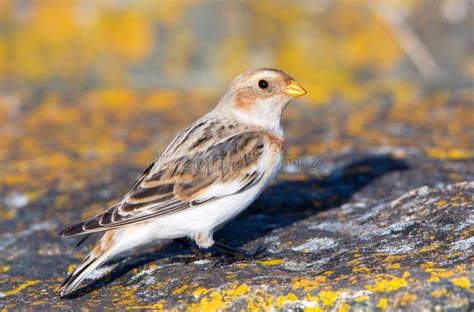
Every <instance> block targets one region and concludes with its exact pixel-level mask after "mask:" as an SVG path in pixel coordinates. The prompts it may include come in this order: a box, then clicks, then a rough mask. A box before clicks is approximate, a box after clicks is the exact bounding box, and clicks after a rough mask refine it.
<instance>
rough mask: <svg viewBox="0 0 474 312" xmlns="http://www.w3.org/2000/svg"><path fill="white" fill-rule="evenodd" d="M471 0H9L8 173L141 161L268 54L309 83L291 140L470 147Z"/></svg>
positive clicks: (301, 147)
mask: <svg viewBox="0 0 474 312" xmlns="http://www.w3.org/2000/svg"><path fill="white" fill-rule="evenodd" d="M473 3H474V2H473V1H471V0H438V1H434V0H386V1H370V0H367V1H362V0H360V1H357V0H334V1H329V0H299V1H289V0H288V1H285V0H275V1H265V0H261V1H217V0H216V1H197V0H177V1H171V0H161V1H153V0H141V1H131V0H114V1H112V0H94V1H92V0H90V1H88V0H82V1H81V0H76V1H73V0H45V1H29V0H28V1H27V0H24V1H23V0H16V1H15V0H0V152H1V154H0V162H1V168H0V178H1V183H0V184H1V185H2V188H3V191H4V193H5V194H10V193H11V192H12V191H15V192H16V191H19V190H21V191H25V192H26V193H25V194H26V195H24V197H22V198H23V201H21V198H20V203H25V202H28V201H31V200H35V199H36V198H39V197H40V195H41V194H44V193H45V192H47V190H48V189H51V187H52V185H56V184H57V185H59V186H61V185H62V184H64V189H70V188H71V187H72V188H74V187H75V186H74V185H76V187H78V188H81V187H83V186H84V184H85V183H88V182H86V181H97V180H101V179H102V178H103V177H104V176H107V172H108V171H110V170H112V169H107V168H112V165H114V164H121V165H127V166H136V167H137V168H141V167H144V166H145V165H146V164H147V163H148V162H149V161H150V159H151V158H152V157H153V155H155V154H156V152H157V151H159V150H161V149H163V148H164V147H165V146H166V144H167V143H168V142H169V141H170V139H171V138H172V137H173V136H174V135H175V134H176V133H177V131H178V130H179V129H180V128H182V127H184V126H186V125H187V124H188V123H189V122H191V121H192V120H194V119H196V118H197V117H199V116H200V115H202V114H204V113H206V112H207V111H209V110H210V109H211V108H212V107H213V106H214V105H215V104H216V103H217V100H218V99H219V97H220V95H222V93H223V92H224V89H225V88H226V87H227V85H228V84H229V82H230V81H231V80H232V79H233V78H234V77H235V76H236V75H238V74H239V73H241V72H243V71H245V70H247V69H249V68H253V67H263V66H270V67H277V68H281V69H283V70H285V71H288V72H289V73H290V74H291V75H292V76H294V77H295V78H296V79H297V80H298V81H299V82H301V83H302V84H303V85H304V86H305V87H306V88H307V90H308V94H307V96H305V97H303V98H300V99H298V100H297V101H296V103H294V104H293V105H291V106H290V107H289V108H288V111H287V113H286V114H285V127H286V130H287V133H288V137H289V143H288V154H289V155H292V156H301V155H307V154H310V155H326V154H330V153H336V152H341V151H351V150H355V149H366V148H369V147H374V146H375V147H380V146H404V147H412V148H421V149H422V150H423V151H425V152H426V153H428V155H429V156H430V157H436V158H445V157H451V158H460V159H465V158H469V157H472V155H473V154H472V141H471V138H472V135H473V130H472V124H474V119H473V118H474V117H473V116H472V95H473V89H472V82H473V80H472V79H473V76H474V54H473V44H474V39H473V38H474V36H473V35H472V34H473V31H474V18H473V14H474V13H473ZM137 172H138V171H137ZM102 174H103V175H102ZM55 183H56V184H55ZM15 194H16V193H15ZM22 194H23V193H22ZM14 198H15V200H17V199H19V198H18V197H14ZM58 205H59V204H58ZM7 206H8V205H7ZM59 206H60V205H59ZM5 211H6V212H4V213H3V215H4V216H7V217H12V216H13V215H15V212H14V210H13V212H12V210H10V209H6V210H5Z"/></svg>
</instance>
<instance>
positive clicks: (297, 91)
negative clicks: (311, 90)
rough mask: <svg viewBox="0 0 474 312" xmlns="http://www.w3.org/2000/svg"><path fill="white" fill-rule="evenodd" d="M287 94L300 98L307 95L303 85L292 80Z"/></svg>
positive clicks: (286, 90) (286, 91) (287, 88)
mask: <svg viewBox="0 0 474 312" xmlns="http://www.w3.org/2000/svg"><path fill="white" fill-rule="evenodd" d="M285 93H286V94H288V95H289V96H293V97H298V96H302V95H305V94H306V90H305V89H304V88H303V86H302V85H300V84H299V83H297V82H295V81H293V80H292V81H291V83H290V84H289V85H288V86H287V87H286V89H285Z"/></svg>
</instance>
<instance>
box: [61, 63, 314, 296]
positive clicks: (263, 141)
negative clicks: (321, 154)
mask: <svg viewBox="0 0 474 312" xmlns="http://www.w3.org/2000/svg"><path fill="white" fill-rule="evenodd" d="M306 93H307V92H306V90H305V89H304V88H303V86H302V85H301V84H299V83H297V82H296V81H295V80H294V79H293V78H292V77H291V76H290V75H289V74H288V73H286V72H284V71H282V70H279V69H273V68H257V69H251V70H248V71H246V72H244V73H242V74H240V75H239V76H237V77H236V78H235V79H234V80H233V81H232V83H231V84H230V85H229V87H228V89H227V91H226V92H225V94H224V95H223V96H222V98H221V99H220V101H219V102H218V103H217V105H216V106H215V108H214V109H212V110H211V111H210V112H209V113H207V114H206V115H205V116H203V117H201V118H199V119H198V120H196V121H195V122H193V123H192V124H191V125H190V126H189V127H187V128H186V129H184V130H183V131H181V132H180V133H179V134H178V135H177V136H176V137H175V138H174V139H173V140H172V141H171V143H170V144H169V145H168V147H167V148H166V149H165V150H164V152H163V153H162V154H161V155H160V157H159V158H157V161H155V162H154V163H152V164H151V165H150V166H149V167H148V168H147V169H146V170H145V171H144V172H143V174H141V176H140V177H139V178H138V179H137V180H136V182H135V183H134V184H133V185H132V187H131V188H130V190H129V191H128V192H127V193H126V194H125V195H124V196H123V197H122V198H121V199H120V200H119V201H117V202H116V203H115V204H114V205H112V206H111V207H109V208H107V209H105V210H104V211H103V212H102V213H100V214H98V215H96V216H94V217H91V218H88V219H86V220H83V221H80V222H77V223H74V224H72V225H70V226H68V227H66V228H65V229H64V230H63V231H61V233H59V235H60V236H62V237H71V236H78V235H87V234H92V233H97V232H101V233H103V235H102V237H101V238H100V240H99V241H98V242H97V244H96V246H95V247H94V248H93V249H92V250H91V252H90V253H89V254H88V255H87V256H86V257H85V258H84V259H83V260H82V262H81V263H80V264H79V265H78V266H77V267H76V269H75V270H74V271H73V272H72V273H71V274H70V275H69V276H68V277H67V278H66V280H65V281H64V283H63V284H62V285H61V286H60V287H59V289H58V293H59V295H60V296H61V297H66V296H68V295H70V294H71V293H73V292H75V291H76V290H77V289H78V287H79V286H80V284H81V283H82V282H83V281H84V279H86V278H87V277H88V276H89V275H90V274H91V273H92V272H93V271H94V270H95V269H97V268H98V267H99V266H100V265H101V264H104V263H105V262H107V261H109V260H110V259H112V258H113V257H115V256H116V255H118V254H120V253H122V252H125V251H127V250H129V249H131V248H135V247H138V246H142V245H145V244H149V243H152V242H156V241H159V240H165V239H175V240H177V241H180V240H181V241H182V240H183V239H184V240H188V239H189V240H191V241H193V242H194V243H195V244H196V245H197V246H198V247H199V248H202V249H207V248H211V247H213V248H214V247H217V248H219V249H221V250H223V251H225V252H228V253H231V254H238V253H237V251H236V250H234V249H232V248H231V247H228V246H226V245H224V244H222V243H219V242H216V241H214V239H213V234H214V232H215V231H216V230H218V229H220V228H221V227H222V226H223V225H225V224H226V223H227V222H229V221H230V220H232V219H233V218H234V217H236V216H237V215H238V214H239V213H241V212H242V211H243V210H245V209H246V208H247V207H248V206H249V205H250V204H251V203H252V202H253V201H254V200H255V199H256V198H257V197H258V196H259V195H260V194H261V193H262V191H263V190H264V189H265V188H266V187H267V186H268V184H269V183H270V182H271V181H272V180H273V179H274V178H275V176H276V175H277V174H278V172H279V171H280V169H281V165H282V159H283V154H284V148H285V137H284V131H283V127H282V114H283V111H284V110H285V108H286V107H287V105H288V103H289V102H290V101H291V100H292V99H293V98H295V97H299V96H302V95H305V94H306Z"/></svg>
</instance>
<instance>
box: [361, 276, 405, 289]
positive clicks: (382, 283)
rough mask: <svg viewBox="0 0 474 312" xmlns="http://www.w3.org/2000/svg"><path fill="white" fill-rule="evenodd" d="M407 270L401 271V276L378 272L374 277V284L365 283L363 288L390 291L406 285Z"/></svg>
mask: <svg viewBox="0 0 474 312" xmlns="http://www.w3.org/2000/svg"><path fill="white" fill-rule="evenodd" d="M409 276H410V273H409V272H405V273H403V276H402V277H396V276H391V275H386V274H380V275H377V276H375V277H374V280H375V281H376V282H375V285H366V286H365V288H366V289H367V290H369V291H372V292H390V291H394V290H397V289H400V288H403V287H406V286H407V285H408V281H407V278H408V277H409Z"/></svg>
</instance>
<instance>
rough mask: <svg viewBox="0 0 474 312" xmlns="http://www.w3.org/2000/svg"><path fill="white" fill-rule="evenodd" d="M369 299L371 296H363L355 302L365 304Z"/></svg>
mask: <svg viewBox="0 0 474 312" xmlns="http://www.w3.org/2000/svg"><path fill="white" fill-rule="evenodd" d="M369 299H370V297H369V296H367V295H362V296H359V297H357V298H356V299H355V301H356V302H363V301H367V300H369Z"/></svg>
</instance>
